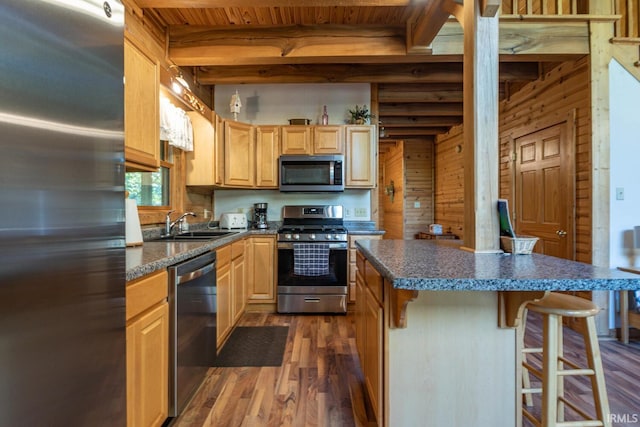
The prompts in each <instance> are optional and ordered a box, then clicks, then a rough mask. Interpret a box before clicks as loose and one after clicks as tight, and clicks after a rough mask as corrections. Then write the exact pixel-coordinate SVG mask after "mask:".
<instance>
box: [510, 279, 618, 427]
mask: <svg viewBox="0 0 640 427" xmlns="http://www.w3.org/2000/svg"><path fill="white" fill-rule="evenodd" d="M526 309H527V310H528V311H531V312H536V313H540V314H541V315H542V319H543V329H542V331H543V334H542V335H543V337H542V349H523V374H524V375H523V388H522V392H523V395H524V396H525V398H526V404H527V405H529V404H530V403H531V401H530V400H529V399H528V397H529V396H530V395H531V394H532V393H542V413H541V414H542V416H541V420H537V419H536V418H535V417H534V416H533V414H532V413H531V412H530V411H529V410H528V409H527V408H526V406H523V408H522V415H523V416H524V417H526V418H527V419H528V420H529V421H531V422H532V423H533V424H534V425H536V426H541V427H569V426H571V427H592V426H593V427H596V426H605V427H611V421H610V412H609V400H608V398H607V392H606V387H605V383H604V371H603V369H602V360H601V357H600V347H599V346H598V337H597V334H596V326H595V319H594V316H595V315H596V314H597V313H598V311H600V310H599V308H598V307H597V306H596V305H595V304H594V303H593V302H591V301H589V300H586V299H584V298H579V297H576V296H572V295H566V294H560V293H555V292H551V293H550V294H549V295H548V296H547V297H545V298H543V299H541V300H539V301H532V302H529V303H527V305H526ZM563 317H572V318H575V319H576V321H577V324H578V327H579V328H578V329H579V331H580V332H581V334H582V337H583V339H584V344H585V351H586V359H587V365H588V367H587V368H584V367H580V366H578V365H577V364H576V363H574V362H573V361H570V360H567V359H566V358H565V357H564V355H563V339H562V318H563ZM523 332H524V331H523ZM540 351H542V370H539V369H536V367H535V366H533V365H531V364H529V363H528V361H527V358H526V354H528V353H535V352H540ZM565 366H568V368H565ZM529 374H532V375H534V376H536V377H538V378H539V379H540V380H542V388H541V389H532V388H530V386H529V378H528V375H529ZM573 375H584V376H589V377H590V379H591V391H592V394H593V403H594V406H595V410H596V418H592V417H591V416H590V415H589V414H588V413H587V412H586V411H585V410H584V409H582V408H580V407H579V406H578V405H577V404H576V403H575V402H571V401H570V400H568V399H567V398H566V397H565V395H564V377H565V376H573ZM565 405H566V407H569V408H571V409H572V410H573V411H575V412H576V413H577V414H579V415H580V416H581V417H583V420H580V421H565V420H564V412H565Z"/></svg>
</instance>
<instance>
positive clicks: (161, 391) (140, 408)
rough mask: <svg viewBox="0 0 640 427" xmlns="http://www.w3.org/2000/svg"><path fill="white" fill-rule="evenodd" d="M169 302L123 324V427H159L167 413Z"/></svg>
mask: <svg viewBox="0 0 640 427" xmlns="http://www.w3.org/2000/svg"><path fill="white" fill-rule="evenodd" d="M168 397H169V304H168V303H166V302H165V303H163V304H161V305H160V306H157V307H156V308H155V309H152V310H149V311H148V312H146V313H145V314H143V315H142V316H141V317H140V318H138V319H137V320H136V321H134V322H132V323H131V324H129V325H128V326H127V426H129V427H149V426H161V425H162V423H164V421H165V420H166V419H167V416H168V410H169V405H168Z"/></svg>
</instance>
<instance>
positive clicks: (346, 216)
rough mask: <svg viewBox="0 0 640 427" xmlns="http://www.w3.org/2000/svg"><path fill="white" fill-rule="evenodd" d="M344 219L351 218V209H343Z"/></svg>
mask: <svg viewBox="0 0 640 427" xmlns="http://www.w3.org/2000/svg"><path fill="white" fill-rule="evenodd" d="M344 216H345V218H351V217H352V216H353V210H352V209H351V208H344Z"/></svg>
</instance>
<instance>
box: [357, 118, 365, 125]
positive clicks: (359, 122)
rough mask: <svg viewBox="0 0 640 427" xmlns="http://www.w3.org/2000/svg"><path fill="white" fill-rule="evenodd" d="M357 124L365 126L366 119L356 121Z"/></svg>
mask: <svg viewBox="0 0 640 427" xmlns="http://www.w3.org/2000/svg"><path fill="white" fill-rule="evenodd" d="M356 124H357V125H363V124H364V119H356Z"/></svg>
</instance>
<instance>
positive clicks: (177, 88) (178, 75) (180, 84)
mask: <svg viewBox="0 0 640 427" xmlns="http://www.w3.org/2000/svg"><path fill="white" fill-rule="evenodd" d="M169 71H170V72H171V73H172V74H173V76H171V89H172V90H173V91H174V92H175V93H177V94H178V95H182V93H183V92H184V90H185V89H186V90H187V91H189V92H191V88H190V87H189V83H187V81H186V80H185V79H184V76H183V75H182V70H181V69H180V67H178V66H177V65H169Z"/></svg>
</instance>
